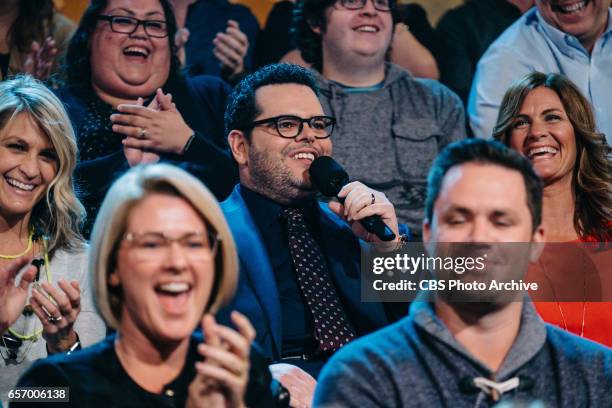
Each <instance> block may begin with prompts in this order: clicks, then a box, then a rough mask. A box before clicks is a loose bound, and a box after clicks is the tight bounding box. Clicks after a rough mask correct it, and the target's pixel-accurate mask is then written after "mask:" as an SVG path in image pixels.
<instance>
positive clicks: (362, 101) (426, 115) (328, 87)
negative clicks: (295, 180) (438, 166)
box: [296, 0, 465, 235]
mask: <svg viewBox="0 0 612 408" xmlns="http://www.w3.org/2000/svg"><path fill="white" fill-rule="evenodd" d="M298 11H299V13H296V28H297V30H298V35H299V44H298V45H299V47H300V51H301V52H302V56H303V57H304V59H305V60H306V61H307V62H309V63H312V65H313V67H314V70H315V76H316V78H317V82H318V86H319V88H320V89H321V92H320V97H319V99H320V101H321V104H322V105H323V110H324V111H325V113H326V114H328V115H330V116H334V117H336V119H337V121H338V124H337V127H336V130H335V133H334V155H335V157H336V159H337V160H338V162H339V163H340V164H341V165H342V166H344V167H345V168H346V170H347V171H348V173H349V174H350V175H351V176H352V177H355V178H356V179H358V180H361V181H362V182H363V183H364V184H366V185H367V186H369V187H371V188H373V189H376V190H380V191H382V192H384V193H385V194H386V195H387V196H388V197H389V200H390V201H391V202H393V204H394V205H395V209H396V211H397V216H398V220H399V222H401V223H403V224H406V225H408V226H409V227H410V228H411V230H413V231H414V232H415V233H416V235H418V234H419V233H420V230H421V220H422V218H423V207H424V201H425V189H426V187H425V179H426V177H427V171H428V169H429V167H430V166H431V163H432V162H433V160H434V159H435V157H436V155H437V154H438V152H439V151H440V150H441V149H442V148H443V147H444V146H446V145H447V144H448V143H450V142H452V141H454V140H460V139H462V138H464V137H465V117H464V113H463V106H462V103H461V100H460V99H459V98H458V97H457V95H455V94H454V93H453V92H452V91H450V90H449V89H448V88H446V87H445V86H443V85H441V84H440V83H439V82H437V81H432V80H428V79H422V78H414V77H413V76H412V75H410V73H408V72H407V71H406V70H404V69H402V68H400V67H398V66H397V65H394V64H390V63H387V62H386V55H387V51H388V50H389V47H390V45H391V41H392V38H393V29H394V24H395V23H396V22H397V13H396V5H395V2H394V1H393V0H383V1H374V2H373V1H371V0H362V1H348V0H324V1H320V0H304V1H302V2H300V3H299V8H298Z"/></svg>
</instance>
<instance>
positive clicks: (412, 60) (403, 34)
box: [261, 3, 440, 79]
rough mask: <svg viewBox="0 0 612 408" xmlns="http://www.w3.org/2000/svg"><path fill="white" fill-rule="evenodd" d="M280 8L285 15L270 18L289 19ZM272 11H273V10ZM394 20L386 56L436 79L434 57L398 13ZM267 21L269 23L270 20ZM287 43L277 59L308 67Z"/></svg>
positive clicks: (412, 71) (263, 46) (420, 73)
mask: <svg viewBox="0 0 612 408" xmlns="http://www.w3.org/2000/svg"><path fill="white" fill-rule="evenodd" d="M277 5H278V6H280V5H282V3H278V4H277ZM282 10H285V12H286V13H287V15H286V16H280V15H279V14H278V13H277V14H274V15H271V16H270V18H272V17H275V18H276V19H283V20H285V19H291V17H292V13H291V12H287V11H288V10H287V9H286V8H283V9H282ZM272 11H273V12H274V11H275V10H272ZM398 14H399V13H398ZM424 18H425V19H427V16H426V15H424ZM396 20H397V21H396V22H395V25H394V30H393V38H392V40H391V45H390V46H389V52H388V55H387V58H388V59H389V60H390V61H391V62H393V63H394V64H397V65H399V66H400V67H402V68H404V69H406V70H408V71H409V72H410V73H411V74H412V75H414V76H416V77H419V78H431V79H438V77H439V76H440V73H439V72H438V66H437V65H436V60H435V59H434V57H433V55H432V54H431V53H430V52H429V50H428V49H427V48H426V47H424V46H423V45H422V44H421V43H420V42H419V41H418V39H417V38H415V36H414V35H413V34H412V32H411V31H410V30H409V28H408V25H407V24H406V23H404V22H403V21H404V20H400V19H399V15H398V18H397V19H396ZM407 20H408V18H407ZM268 21H269V23H270V20H268ZM277 31H278V30H277ZM264 33H265V32H264ZM286 34H287V35H288V34H289V29H287V32H286ZM262 37H263V34H262ZM266 40H267V41H268V43H274V42H276V41H277V40H276V39H275V38H274V37H272V35H270V36H268V37H267V39H264V41H266ZM281 44H282V42H281ZM287 44H288V47H287V48H286V49H285V52H286V54H284V56H283V55H281V56H282V58H280V59H279V60H280V61H282V62H288V63H291V64H297V65H301V66H303V67H307V68H310V67H311V64H309V63H308V62H306V61H305V60H304V58H302V54H301V52H300V50H298V49H293V48H294V45H293V43H290V42H289V39H288V40H287ZM289 44H290V45H289ZM261 48H267V47H266V45H265V44H262V46H261ZM279 60H277V61H279ZM274 62H276V61H274Z"/></svg>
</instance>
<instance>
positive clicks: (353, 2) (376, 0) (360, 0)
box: [337, 0, 391, 11]
mask: <svg viewBox="0 0 612 408" xmlns="http://www.w3.org/2000/svg"><path fill="white" fill-rule="evenodd" d="M367 1H368V0H338V1H337V3H340V5H342V7H344V8H345V9H349V10H359V9H362V8H364V7H365V5H366V2H367ZM372 4H373V5H374V8H375V9H376V10H378V11H389V10H391V0H372Z"/></svg>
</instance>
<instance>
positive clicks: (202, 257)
mask: <svg viewBox="0 0 612 408" xmlns="http://www.w3.org/2000/svg"><path fill="white" fill-rule="evenodd" d="M123 238H124V239H125V241H127V242H128V243H129V244H130V246H131V247H132V249H133V250H134V252H133V255H134V258H135V259H136V260H137V261H139V262H151V261H153V262H156V261H158V260H159V259H160V258H161V257H163V256H165V254H167V250H168V248H170V246H171V245H172V244H173V243H174V242H176V243H178V244H179V246H180V247H181V249H182V250H183V251H184V253H185V254H186V256H187V257H188V258H189V259H191V260H192V261H194V262H208V261H211V260H212V259H213V258H214V257H215V254H216V253H217V248H218V246H219V241H221V237H220V236H218V234H217V232H216V231H214V230H213V229H212V228H207V230H206V232H204V231H196V232H188V233H186V234H183V235H181V236H179V237H176V238H172V237H169V236H168V235H166V234H165V233H164V232H141V233H137V232H128V233H126V234H125V235H124V237H123Z"/></svg>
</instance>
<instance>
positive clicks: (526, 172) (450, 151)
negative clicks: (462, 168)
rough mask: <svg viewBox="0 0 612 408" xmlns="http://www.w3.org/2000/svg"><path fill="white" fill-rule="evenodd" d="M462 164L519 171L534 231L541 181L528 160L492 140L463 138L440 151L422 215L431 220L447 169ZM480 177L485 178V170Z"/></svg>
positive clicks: (538, 217) (539, 216)
mask: <svg viewBox="0 0 612 408" xmlns="http://www.w3.org/2000/svg"><path fill="white" fill-rule="evenodd" d="M465 163H480V164H494V165H497V166H501V167H504V168H507V169H510V170H515V171H518V172H519V173H521V175H522V176H523V181H524V182H525V190H526V191H527V206H528V207H529V212H530V213H531V220H532V225H533V230H534V231H535V229H536V228H537V227H539V226H540V223H541V222H542V188H543V187H542V181H541V180H540V178H539V177H538V175H537V174H536V172H535V171H534V169H533V167H532V166H531V163H530V162H529V160H527V158H525V157H523V156H522V155H521V154H520V153H518V152H517V151H515V150H513V149H510V148H508V147H506V146H504V145H503V144H501V143H499V142H497V141H494V140H482V139H465V140H462V141H460V142H455V143H451V144H449V145H448V146H446V148H444V150H442V151H441V152H440V154H439V155H438V157H437V158H436V160H435V161H434V164H433V165H432V167H431V170H430V171H429V176H428V177H427V199H426V201H425V216H426V218H427V220H429V221H430V222H431V221H432V219H433V207H434V204H435V202H436V200H437V199H438V196H439V195H440V189H441V188H442V181H443V180H444V176H445V175H446V173H448V171H449V170H450V169H451V168H452V167H454V166H458V165H461V164H465ZM482 177H488V176H487V174H486V173H483V174H482Z"/></svg>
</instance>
